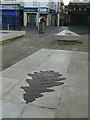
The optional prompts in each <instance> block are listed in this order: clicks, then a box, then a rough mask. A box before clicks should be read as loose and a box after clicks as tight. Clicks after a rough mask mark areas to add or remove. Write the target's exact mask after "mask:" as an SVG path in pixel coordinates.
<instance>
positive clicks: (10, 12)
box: [0, 5, 20, 29]
mask: <svg viewBox="0 0 90 120" xmlns="http://www.w3.org/2000/svg"><path fill="white" fill-rule="evenodd" d="M0 9H1V10H2V28H5V29H16V27H17V26H19V22H20V19H19V16H20V11H19V10H20V5H0Z"/></svg>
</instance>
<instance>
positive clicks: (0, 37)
mask: <svg viewBox="0 0 90 120" xmlns="http://www.w3.org/2000/svg"><path fill="white" fill-rule="evenodd" d="M24 35H26V32H25V31H6V30H2V31H0V44H3V43H5V42H7V41H8V40H13V39H16V38H19V37H22V36H24Z"/></svg>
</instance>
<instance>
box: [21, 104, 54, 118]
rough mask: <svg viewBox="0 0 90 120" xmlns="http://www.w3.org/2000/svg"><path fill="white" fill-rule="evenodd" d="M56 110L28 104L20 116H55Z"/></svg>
mask: <svg viewBox="0 0 90 120" xmlns="http://www.w3.org/2000/svg"><path fill="white" fill-rule="evenodd" d="M55 112H56V110H53V109H48V108H43V107H38V106H34V105H27V107H25V109H24V110H23V113H22V114H21V116H20V118H54V117H55Z"/></svg>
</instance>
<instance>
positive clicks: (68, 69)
mask: <svg viewBox="0 0 90 120" xmlns="http://www.w3.org/2000/svg"><path fill="white" fill-rule="evenodd" d="M69 71H70V64H69V65H68V68H67V73H69Z"/></svg>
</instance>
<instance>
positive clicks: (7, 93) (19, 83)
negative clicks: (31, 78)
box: [2, 80, 23, 97]
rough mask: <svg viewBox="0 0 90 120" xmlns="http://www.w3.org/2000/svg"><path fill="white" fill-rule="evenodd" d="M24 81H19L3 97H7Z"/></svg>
mask: <svg viewBox="0 0 90 120" xmlns="http://www.w3.org/2000/svg"><path fill="white" fill-rule="evenodd" d="M22 81H23V80H21V81H19V82H18V83H17V84H16V85H14V86H13V88H11V89H10V90H9V91H8V92H7V93H6V94H4V95H3V96H2V97H5V96H6V95H7V94H9V93H10V92H11V91H12V90H13V89H14V88H15V87H16V86H17V85H18V84H20V83H21V82H22Z"/></svg>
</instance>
